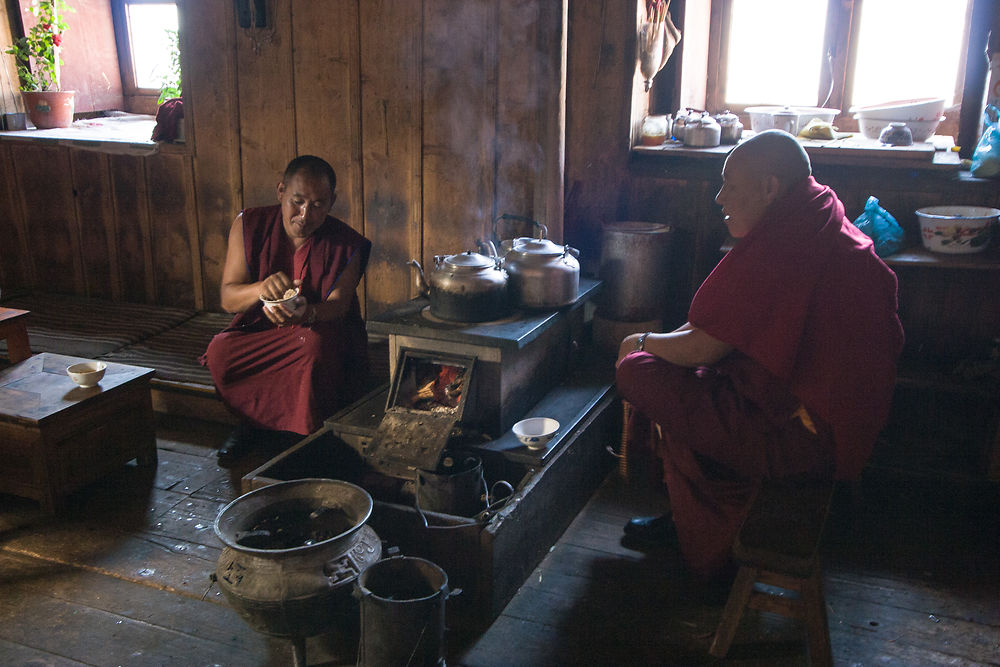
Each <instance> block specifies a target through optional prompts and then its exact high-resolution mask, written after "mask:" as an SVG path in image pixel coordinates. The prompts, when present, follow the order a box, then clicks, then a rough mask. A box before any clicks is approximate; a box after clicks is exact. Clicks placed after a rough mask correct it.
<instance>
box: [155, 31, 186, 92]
mask: <svg viewBox="0 0 1000 667" xmlns="http://www.w3.org/2000/svg"><path fill="white" fill-rule="evenodd" d="M167 38H168V39H169V40H170V71H168V72H167V73H166V74H164V75H163V86H162V87H161V88H160V97H159V99H158V100H156V103H157V104H163V103H164V102H166V101H167V100H169V99H172V98H174V97H180V96H181V49H180V45H179V42H178V36H177V31H176V30H167Z"/></svg>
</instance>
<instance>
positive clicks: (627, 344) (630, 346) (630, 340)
mask: <svg viewBox="0 0 1000 667" xmlns="http://www.w3.org/2000/svg"><path fill="white" fill-rule="evenodd" d="M641 335H642V334H637V333H634V334H630V335H628V336H625V338H623V339H622V342H621V345H619V346H618V362H620V361H621V360H622V359H624V358H625V356H626V355H628V354H631V353H632V352H635V346H636V341H638V340H639V336H641ZM618 362H615V365H617V364H618Z"/></svg>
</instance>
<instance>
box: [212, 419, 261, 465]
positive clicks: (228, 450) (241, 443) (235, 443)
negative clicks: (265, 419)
mask: <svg viewBox="0 0 1000 667" xmlns="http://www.w3.org/2000/svg"><path fill="white" fill-rule="evenodd" d="M257 440H258V437H257V429H255V428H253V427H252V426H248V425H247V424H238V425H237V426H236V428H234V429H233V432H232V433H230V434H229V437H228V438H226V441H225V442H223V443H222V446H221V447H219V451H217V452H216V453H215V456H216V458H217V459H218V462H219V465H220V466H222V467H223V468H228V467H230V466H231V465H233V464H234V463H236V461H237V460H238V459H240V458H242V457H243V456H245V455H247V454H248V453H249V452H250V451H251V450H252V449H253V448H254V446H255V445H256V444H257Z"/></svg>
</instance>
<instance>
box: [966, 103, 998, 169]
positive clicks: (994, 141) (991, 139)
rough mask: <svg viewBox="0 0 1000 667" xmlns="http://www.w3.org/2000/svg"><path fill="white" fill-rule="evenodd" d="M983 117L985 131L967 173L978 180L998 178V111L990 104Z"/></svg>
mask: <svg viewBox="0 0 1000 667" xmlns="http://www.w3.org/2000/svg"><path fill="white" fill-rule="evenodd" d="M983 116H984V119H983V122H984V124H985V127H986V129H985V130H984V131H983V136H982V137H980V138H979V144H978V145H976V151H975V152H974V153H973V154H972V165H971V166H970V168H969V171H971V172H972V175H973V176H978V177H979V178H997V177H998V176H1000V110H998V109H997V108H996V107H995V106H993V105H992V104H991V105H989V106H987V107H986V113H985V114H983Z"/></svg>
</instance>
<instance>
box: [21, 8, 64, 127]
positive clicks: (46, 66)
mask: <svg viewBox="0 0 1000 667" xmlns="http://www.w3.org/2000/svg"><path fill="white" fill-rule="evenodd" d="M25 11H26V12H30V13H31V14H32V15H34V17H35V19H36V23H35V25H33V26H32V27H31V29H30V30H29V31H28V34H27V35H26V36H24V37H20V38H18V39H17V40H15V41H14V44H13V45H12V46H10V47H9V48H7V49H6V50H5V51H4V53H9V54H11V55H13V56H14V59H15V61H16V62H17V76H18V78H19V79H20V82H21V97H22V99H23V100H24V106H25V109H26V110H27V112H28V118H30V119H31V122H32V123H34V125H35V127H37V128H39V129H44V128H50V127H69V126H70V125H71V124H72V123H73V108H74V98H75V92H74V91H72V90H62V88H61V87H60V85H59V84H60V82H59V66H60V65H62V60H61V59H60V58H59V52H60V50H61V48H60V47H61V46H62V41H63V33H64V32H65V31H66V28H67V24H66V21H65V19H64V16H65V15H66V12H71V11H73V9H72V8H71V7H70V6H69V5H68V4H66V2H65V0H33V2H32V3H31V6H30V7H28V8H27V9H25Z"/></svg>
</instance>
